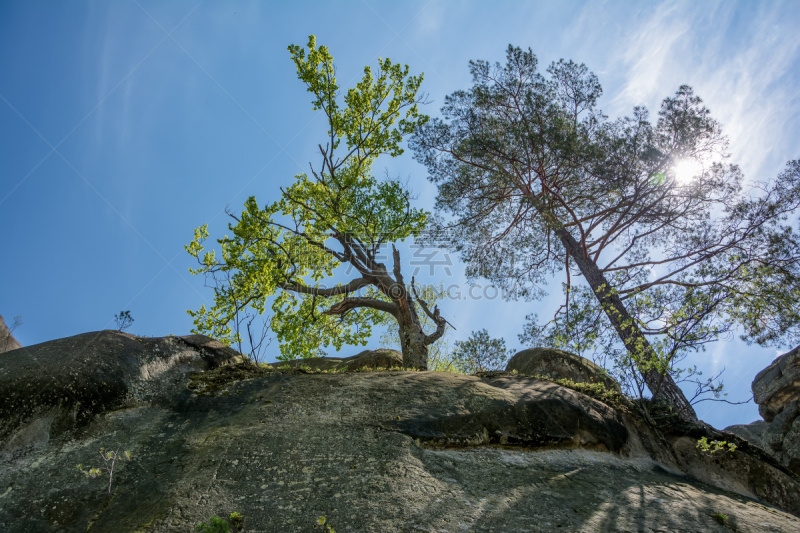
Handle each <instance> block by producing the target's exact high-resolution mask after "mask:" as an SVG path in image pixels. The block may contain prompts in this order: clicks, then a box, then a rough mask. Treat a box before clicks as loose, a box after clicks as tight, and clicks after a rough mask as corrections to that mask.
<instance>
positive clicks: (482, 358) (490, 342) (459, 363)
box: [453, 329, 514, 374]
mask: <svg viewBox="0 0 800 533" xmlns="http://www.w3.org/2000/svg"><path fill="white" fill-rule="evenodd" d="M512 355H514V350H507V349H506V341H505V339H493V338H491V337H490V336H489V332H488V331H486V330H485V329H482V330H480V331H473V332H472V333H471V334H470V336H469V339H467V340H465V341H456V342H455V347H454V349H453V361H454V363H455V367H456V368H457V369H458V370H459V371H460V372H463V373H465V374H474V373H476V372H485V371H487V370H502V369H503V368H504V366H505V362H506V361H507V360H508V358H510V357H511V356H512Z"/></svg>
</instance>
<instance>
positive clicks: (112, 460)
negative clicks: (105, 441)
mask: <svg viewBox="0 0 800 533" xmlns="http://www.w3.org/2000/svg"><path fill="white" fill-rule="evenodd" d="M100 457H101V458H102V459H103V463H104V464H105V470H106V472H108V493H109V494H111V481H112V479H113V478H114V465H115V464H116V462H117V459H118V458H120V456H119V451H113V452H107V451H105V448H100ZM122 457H124V458H125V459H127V460H128V461H130V460H131V452H129V451H127V450H126V451H125V452H124V453H123V454H122ZM75 468H76V470H78V471H79V472H81V473H83V475H85V476H86V477H87V478H92V479H94V478H96V477H98V476H101V475H103V468H102V467H100V468H90V469H89V470H84V469H83V465H82V464H78V465H76V466H75Z"/></svg>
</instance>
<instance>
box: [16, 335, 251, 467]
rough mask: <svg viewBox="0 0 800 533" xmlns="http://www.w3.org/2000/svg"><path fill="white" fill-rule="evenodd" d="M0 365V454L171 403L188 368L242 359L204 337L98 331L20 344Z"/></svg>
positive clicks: (36, 445)
mask: <svg viewBox="0 0 800 533" xmlns="http://www.w3.org/2000/svg"><path fill="white" fill-rule="evenodd" d="M14 355H15V357H6V358H4V360H3V362H2V364H0V399H2V401H1V402H0V456H4V457H7V456H15V455H17V454H19V453H23V452H24V451H26V450H27V449H28V448H36V447H41V446H44V445H46V443H47V441H48V439H49V438H51V437H52V436H54V435H57V434H60V433H63V432H65V431H69V430H73V429H75V428H78V427H82V426H84V425H86V424H87V423H89V422H90V421H92V420H93V419H94V417H95V416H97V415H98V414H100V413H108V412H112V411H115V410H117V409H124V408H128V407H131V406H135V405H143V404H147V403H150V402H169V401H171V398H172V395H173V394H174V393H175V391H176V390H183V389H185V388H186V387H185V381H186V376H187V375H188V374H189V373H190V372H196V371H198V370H209V369H212V368H215V367H217V366H220V365H223V364H227V363H232V362H236V361H238V360H240V356H239V354H238V353H237V352H235V351H234V350H232V349H230V348H227V347H226V346H224V345H222V344H221V343H219V342H217V341H214V340H213V339H210V338H208V337H203V336H202V335H191V336H188V337H184V338H181V337H161V338H147V337H136V336H134V335H130V334H127V333H121V332H118V331H109V330H106V331H98V332H94V333H84V334H82V335H77V336H75V337H69V338H65V339H58V340H54V341H49V342H44V343H41V344H36V345H33V346H28V347H25V348H21V349H18V350H17V352H16V353H15V354H14Z"/></svg>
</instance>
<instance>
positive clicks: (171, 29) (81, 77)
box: [0, 0, 800, 427]
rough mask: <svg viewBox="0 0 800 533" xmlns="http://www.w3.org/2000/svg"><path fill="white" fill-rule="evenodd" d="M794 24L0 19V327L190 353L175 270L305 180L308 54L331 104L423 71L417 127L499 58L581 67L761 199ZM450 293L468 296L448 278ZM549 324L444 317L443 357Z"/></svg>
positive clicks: (792, 149)
mask: <svg viewBox="0 0 800 533" xmlns="http://www.w3.org/2000/svg"><path fill="white" fill-rule="evenodd" d="M798 24H800V4H799V3H797V2H793V1H786V2H778V1H770V2H752V1H748V2H730V1H718V2H711V1H708V2H700V3H697V2H664V3H658V2H655V3H647V2H603V1H589V2H526V3H520V2H492V3H489V2H448V1H442V0H430V1H428V0H425V1H422V2H403V3H399V2H392V3H390V2H378V1H375V0H373V1H362V2H357V1H350V2H338V3H323V2H291V3H288V2H272V3H268V2H211V1H205V2H200V1H199V0H193V1H188V2H183V1H174V2H160V1H157V0H135V1H133V0H130V1H129V0H119V1H113V2H83V3H81V2H38V1H32V0H24V1H5V2H2V3H0V172H1V173H0V227H1V228H2V241H0V242H2V247H1V248H2V250H3V252H4V258H5V260H4V261H3V267H2V273H3V285H4V290H3V298H2V300H0V313H2V314H3V316H4V317H5V318H6V320H7V321H8V322H10V321H11V319H12V318H13V317H14V316H15V315H22V318H23V320H24V325H23V326H22V327H21V328H19V329H18V330H17V331H16V332H15V335H16V336H17V338H18V339H19V340H20V341H21V342H22V343H23V344H24V345H30V344H36V343H39V342H44V341H47V340H51V339H56V338H60V337H65V336H70V335H75V334H78V333H83V332H86V331H96V330H101V329H106V328H112V327H113V319H114V314H115V313H117V312H119V311H120V310H122V309H130V310H131V314H132V316H133V317H134V318H135V320H136V322H135V324H134V326H133V328H132V330H131V331H132V332H134V333H138V334H142V335H152V336H160V335H166V334H170V333H172V334H176V335H182V334H187V333H188V332H189V330H190V329H191V327H192V324H191V319H190V317H188V315H187V314H186V312H185V310H186V309H190V308H191V309H196V308H198V307H199V306H200V305H201V304H203V303H208V302H210V301H211V291H210V289H208V288H205V287H204V282H203V280H202V279H200V278H196V277H194V276H192V275H191V274H189V272H188V268H189V267H190V266H192V261H191V258H189V257H188V255H187V254H186V253H185V252H184V249H183V246H184V245H185V244H187V243H188V242H189V241H190V240H191V237H192V230H193V229H194V228H195V227H197V226H199V225H201V224H204V223H209V224H210V230H211V234H212V236H219V235H221V234H223V233H224V232H225V226H226V224H227V221H226V216H225V215H224V209H225V207H226V205H230V207H231V209H232V210H234V211H237V210H240V209H241V206H242V204H243V202H244V200H245V199H246V198H247V197H248V196H250V195H255V196H256V197H257V198H258V199H259V203H261V204H263V203H266V202H268V201H272V200H274V199H276V198H277V195H278V191H279V187H280V186H284V185H287V184H289V183H291V181H292V176H294V175H296V174H298V173H299V172H302V171H306V170H307V169H308V162H309V161H314V162H316V159H315V157H316V145H317V143H318V142H321V140H322V138H323V135H324V133H325V130H326V128H325V123H324V121H323V120H322V118H323V117H321V116H320V115H319V114H318V113H316V112H314V111H312V110H311V106H310V100H309V96H310V95H309V94H308V93H306V92H305V90H304V87H303V86H302V84H301V82H299V81H298V80H297V78H296V76H295V71H294V66H293V64H292V62H291V61H290V59H289V54H288V52H287V51H286V47H287V46H288V45H289V44H292V43H294V44H300V45H304V44H305V43H306V42H307V38H308V35H310V34H315V35H316V36H317V39H318V42H319V43H321V44H325V45H327V46H328V47H329V48H330V49H331V52H332V54H333V56H334V58H335V62H336V66H337V69H338V72H337V73H338V79H339V80H340V82H341V84H342V85H343V86H349V85H351V84H352V83H353V82H354V80H355V79H356V78H357V77H359V76H360V75H361V72H362V69H363V67H364V65H367V64H369V65H373V66H375V65H376V64H377V58H378V57H389V58H391V59H392V60H393V61H398V62H402V63H407V64H408V65H409V66H410V68H411V71H412V72H413V73H418V72H424V73H425V82H424V85H423V89H424V91H425V92H427V93H428V94H429V97H430V100H432V104H431V105H429V106H427V107H426V108H425V109H424V111H425V112H427V113H428V114H431V115H437V114H438V109H439V107H440V106H441V104H442V102H443V100H444V97H445V95H447V94H449V93H451V92H452V91H454V90H456V89H460V88H466V87H467V86H468V84H469V82H470V77H469V72H468V69H467V62H468V61H469V60H470V59H487V60H491V61H502V60H503V58H504V52H505V49H506V47H507V46H508V44H509V43H511V44H514V45H517V46H522V47H531V48H532V49H533V51H534V52H535V53H536V54H537V55H538V56H539V59H540V63H541V64H543V65H546V64H549V63H550V62H551V61H553V60H557V59H559V58H566V59H572V60H575V61H577V62H583V63H585V64H586V65H587V66H588V67H589V68H590V69H591V70H593V71H594V72H595V73H596V74H597V75H598V76H599V77H600V81H601V83H602V84H603V88H604V96H603V98H602V100H601V101H600V104H601V108H602V109H603V111H604V112H605V113H606V114H607V115H609V116H611V117H616V116H620V115H621V114H626V113H630V111H631V109H632V108H633V106H634V105H646V106H647V107H649V108H650V109H651V110H652V111H655V110H657V108H658V105H659V103H660V101H661V100H662V99H663V98H664V97H666V96H669V95H671V94H673V93H674V91H675V90H676V89H677V87H678V86H679V85H681V84H684V83H685V84H689V85H691V86H693V87H694V89H695V92H696V93H697V94H699V95H700V96H701V97H702V98H703V99H704V100H705V103H706V105H707V106H708V107H709V108H710V109H711V110H712V113H713V115H714V116H715V118H717V119H718V120H720V121H721V122H722V124H723V127H724V132H725V133H726V134H727V135H728V136H729V138H730V140H731V145H730V152H731V153H732V160H733V161H734V162H736V163H738V164H740V165H741V166H742V168H743V170H744V172H745V175H746V176H747V177H748V178H750V179H761V180H764V179H770V178H772V177H774V176H775V175H776V174H777V173H778V172H779V171H780V170H781V169H782V168H783V166H784V165H785V163H786V161H788V160H789V159H793V158H797V157H800V148H799V147H798V145H797V139H798V138H800V120H798V119H800V79H798V78H800V37H798V36H797V31H796V28H797V26H798ZM384 169H385V170H388V172H389V173H390V174H391V175H392V176H399V177H402V178H404V179H405V178H407V179H408V180H409V184H410V186H411V187H412V188H413V189H414V191H416V192H417V193H418V195H419V199H418V203H417V205H418V206H421V207H425V208H429V209H430V208H432V207H433V200H434V198H435V188H434V187H433V186H432V185H431V184H430V183H429V182H427V180H426V175H427V174H426V171H425V169H424V168H423V167H421V166H420V165H418V164H417V163H415V162H414V161H413V158H412V156H411V153H410V152H406V154H405V155H404V156H402V157H400V158H398V159H392V160H389V159H387V160H385V161H384V160H379V161H378V163H377V165H376V171H377V172H380V173H382V172H383V171H384ZM441 278H442V276H441V275H440V276H439V279H441ZM450 280H452V282H454V283H461V284H463V285H464V286H466V283H465V280H464V278H463V269H462V268H461V267H460V266H458V264H457V266H456V268H455V271H454V272H453V276H452V278H448V283H449V282H450ZM559 282H560V280H554V285H552V289H554V291H553V292H555V293H556V295H559V294H560V291H559V289H558V287H559V285H558V283H559ZM555 306H557V304H556V303H554V302H552V301H549V300H545V301H543V302H503V301H501V300H493V301H487V300H483V301H480V302H447V301H446V302H445V303H444V304H443V309H444V311H445V314H446V316H447V317H448V319H449V320H450V321H451V322H452V323H453V324H455V325H456V326H457V328H458V330H457V331H456V332H454V333H453V334H452V339H464V338H466V337H467V336H468V334H469V332H470V331H471V330H475V329H480V328H483V327H485V328H487V329H488V330H489V332H490V334H491V335H493V336H495V337H504V338H505V339H506V340H507V343H508V344H509V346H512V347H518V345H519V343H518V342H517V338H516V336H517V334H518V333H519V332H520V330H521V327H522V325H523V323H524V318H525V315H527V314H529V313H533V312H538V313H539V315H540V316H547V315H548V313H552V311H553V310H554V309H555ZM376 345H377V344H376ZM272 348H274V350H273V353H274V354H275V355H277V346H276V345H273V347H272ZM784 348H787V349H788V348H790V347H789V346H786V347H784ZM359 349H360V347H353V348H352V349H350V350H347V353H345V354H344V355H350V352H352V353H356V352H357V351H358V350H359ZM783 351H785V350H777V351H776V349H774V348H773V349H762V348H759V347H754V346H747V345H745V344H744V343H741V342H739V341H735V340H734V341H730V342H719V343H717V344H716V345H714V346H711V347H710V348H709V349H708V351H707V352H705V353H703V354H700V355H698V356H696V357H694V358H693V359H692V362H693V363H696V364H697V365H698V366H699V367H700V368H701V369H703V370H705V371H706V374H707V375H708V374H710V373H712V372H715V371H718V370H720V369H722V368H723V367H725V368H726V369H727V370H726V373H725V381H726V383H727V386H728V388H729V389H730V396H729V397H730V398H732V399H737V400H738V399H746V398H747V397H748V396H749V394H750V382H751V381H752V379H753V377H754V376H755V374H756V373H757V372H758V371H759V370H760V369H761V368H763V367H764V366H766V365H767V364H768V363H769V362H770V361H771V360H772V359H773V358H774V357H775V355H776V353H782V352H783ZM269 359H270V360H272V359H274V357H272V358H269ZM698 414H699V415H700V417H701V418H703V419H705V420H706V421H708V422H710V423H712V424H714V425H716V426H719V427H723V426H725V425H728V424H733V423H746V422H750V421H752V420H755V419H757V418H758V413H757V409H756V407H755V406H754V405H753V404H752V403H750V404H748V405H743V406H728V405H724V404H718V403H712V402H706V403H703V404H700V405H699V406H698Z"/></svg>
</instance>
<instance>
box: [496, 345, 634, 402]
mask: <svg viewBox="0 0 800 533" xmlns="http://www.w3.org/2000/svg"><path fill="white" fill-rule="evenodd" d="M513 370H516V371H517V372H518V373H520V374H525V375H529V376H537V375H538V376H543V377H546V378H550V379H569V380H572V381H574V382H575V383H604V384H605V385H606V387H607V388H609V389H612V390H616V391H617V392H619V391H620V387H619V383H617V382H616V381H614V380H613V379H612V378H611V377H609V376H608V375H607V374H606V373H605V372H604V370H603V369H602V368H600V367H599V366H598V365H596V364H594V363H593V362H591V361H589V360H588V359H586V358H584V357H581V356H580V355H575V354H573V353H569V352H565V351H563V350H557V349H555V348H529V349H527V350H522V351H521V352H518V353H517V354H515V355H514V357H512V358H511V359H510V360H509V361H508V364H507V365H506V372H511V371H513Z"/></svg>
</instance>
